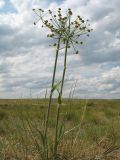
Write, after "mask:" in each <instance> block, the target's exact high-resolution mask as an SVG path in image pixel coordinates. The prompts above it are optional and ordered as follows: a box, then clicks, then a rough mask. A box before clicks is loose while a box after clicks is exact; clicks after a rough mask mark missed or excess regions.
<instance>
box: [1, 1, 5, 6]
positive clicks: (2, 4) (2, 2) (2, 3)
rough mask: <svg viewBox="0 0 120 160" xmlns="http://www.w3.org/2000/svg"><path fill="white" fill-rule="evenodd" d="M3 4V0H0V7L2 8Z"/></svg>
mask: <svg viewBox="0 0 120 160" xmlns="http://www.w3.org/2000/svg"><path fill="white" fill-rule="evenodd" d="M4 4H5V1H4V0H0V8H2V7H3V6H4Z"/></svg>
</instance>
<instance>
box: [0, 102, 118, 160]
mask: <svg viewBox="0 0 120 160" xmlns="http://www.w3.org/2000/svg"><path fill="white" fill-rule="evenodd" d="M84 105H85V101H84V100H71V103H69V101H68V100H64V105H63V106H62V110H61V115H60V116H61V121H62V118H63V117H64V123H63V125H64V127H63V133H64V132H65V131H68V130H70V129H71V128H73V127H74V126H77V127H76V128H75V129H73V130H72V131H71V132H69V134H63V136H62V137H61V140H60V144H59V147H58V154H57V157H56V159H58V160H68V159H69V160H119V157H120V152H119V146H120V127H119V126H120V101H119V100H90V101H89V102H88V104H87V108H86V112H85V115H84V119H83V120H82V123H81V117H82V115H83V110H84ZM46 110H47V107H46V106H45V101H44V100H1V101H0V160H14V159H15V160H17V159H19V160H40V159H41V160H42V153H43V146H42V145H43V143H44V142H43V141H44V140H43V139H41V136H40V134H41V133H40V131H42V130H43V128H44V121H43V119H44V114H45V113H46ZM55 114H56V101H55V100H53V103H52V110H51V113H50V117H51V118H50V122H49V129H48V132H49V158H50V157H51V153H52V149H53V140H54V137H53V133H54V131H55ZM79 124H80V125H79ZM76 135H77V137H76ZM75 138H76V141H75ZM50 159H51V158H50Z"/></svg>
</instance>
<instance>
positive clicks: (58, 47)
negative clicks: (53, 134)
mask: <svg viewBox="0 0 120 160" xmlns="http://www.w3.org/2000/svg"><path fill="white" fill-rule="evenodd" d="M60 39H61V37H59V39H58V44H57V49H56V57H55V64H54V71H53V78H52V85H51V91H50V97H49V103H48V110H47V115H46V120H45V134H44V136H45V141H46V152H48V150H47V130H48V121H49V115H50V109H51V101H52V95H53V92H52V88H53V86H54V82H55V74H56V67H57V60H58V53H59V49H60ZM46 154H47V155H48V153H46ZM47 157H48V156H47Z"/></svg>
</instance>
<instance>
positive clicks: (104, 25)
mask: <svg viewBox="0 0 120 160" xmlns="http://www.w3.org/2000/svg"><path fill="white" fill-rule="evenodd" d="M57 2H58V1H49V3H48V1H42V0H41V1H39V0H31V1H30V0H26V1H23V0H19V1H17V0H11V1H10V3H11V5H13V7H14V8H15V9H16V12H12V11H11V10H9V12H2V13H0V19H1V20H0V37H1V41H0V91H1V92H0V97H1V98H19V97H20V95H21V94H22V96H23V97H27V96H29V90H30V89H31V91H32V94H33V97H37V96H38V95H39V96H40V94H41V96H44V92H45V89H46V88H49V86H50V82H51V78H52V70H53V63H54V56H55V54H54V51H55V50H54V49H52V48H50V47H49V43H50V41H49V40H48V39H47V38H46V35H45V33H46V32H47V31H46V30H43V29H41V28H40V26H41V24H40V23H39V24H38V25H37V26H33V22H34V21H35V20H36V18H37V17H36V16H35V15H34V13H33V12H32V8H44V9H48V8H51V9H54V8H57V7H61V8H62V9H63V10H64V11H65V10H66V9H67V8H72V9H73V11H74V15H77V14H80V15H81V16H82V17H85V19H90V23H91V26H92V27H93V28H94V31H93V33H92V34H91V36H90V38H89V39H86V41H85V44H84V45H83V46H80V47H79V48H78V49H79V50H80V54H79V55H75V54H74V51H70V52H69V57H68V68H67V73H66V79H65V80H66V82H65V90H64V96H66V97H67V96H68V94H69V91H70V86H71V85H72V84H73V83H74V82H75V81H77V85H76V92H75V96H76V97H89V98H119V97H120V83H119V80H120V53H119V52H120V22H119V20H118V19H119V15H120V10H119V6H120V1H119V0H111V2H109V1H108V0H99V1H98V0H84V1H83V0H66V1H60V2H59V3H57ZM6 3H7V2H6ZM5 5H6V4H5V3H4V1H2V0H1V1H0V8H1V7H3V6H4V7H5ZM62 55H63V53H61V54H60V59H59V65H58V75H57V76H58V78H57V80H58V79H59V78H60V77H61V72H62V70H61V68H62V67H63V63H62V59H63V56H62Z"/></svg>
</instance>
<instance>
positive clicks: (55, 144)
mask: <svg viewBox="0 0 120 160" xmlns="http://www.w3.org/2000/svg"><path fill="white" fill-rule="evenodd" d="M68 43H69V40H67V42H66V47H65V58H64V69H63V75H62V82H61V89H60V97H62V92H63V85H64V79H65V72H66V62H67V49H68ZM59 116H60V104H58V105H57V117H56V130H55V142H54V155H53V160H55V158H56V153H57V146H58V139H57V138H58V122H59Z"/></svg>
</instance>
